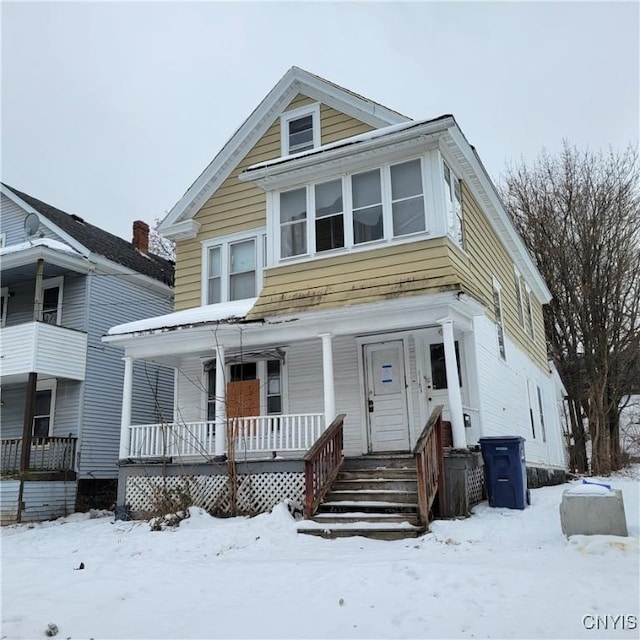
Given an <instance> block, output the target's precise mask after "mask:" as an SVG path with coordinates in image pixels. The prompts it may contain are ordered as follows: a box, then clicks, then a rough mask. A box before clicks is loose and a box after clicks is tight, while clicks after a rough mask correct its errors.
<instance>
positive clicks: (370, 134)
mask: <svg viewBox="0 0 640 640" xmlns="http://www.w3.org/2000/svg"><path fill="white" fill-rule="evenodd" d="M450 117H452V116H449V115H443V116H439V117H437V118H429V119H426V120H409V121H408V122H400V123H398V124H392V125H389V126H388V127H382V128H380V129H374V130H373V131H367V132H366V133H360V134H358V135H357V136H351V137H350V138H343V139H342V140H337V141H336V142H330V143H329V144H325V145H322V146H320V147H315V148H314V149H307V150H306V151H300V152H298V153H292V154H291V155H288V156H281V157H279V158H274V159H273V160H267V161H266V162H259V163H257V164H252V165H251V166H250V167H248V168H247V169H246V172H249V171H253V170H255V169H263V168H265V167H270V166H273V165H276V164H281V163H284V162H289V161H291V160H297V159H299V158H304V157H305V156H311V155H314V154H316V153H322V152H324V151H328V150H329V149H338V148H340V147H345V146H347V145H351V144H357V143H359V142H366V141H368V140H375V139H376V138H381V137H383V136H388V135H391V134H393V133H398V132H400V131H405V130H406V129H412V128H413V127H419V126H421V125H423V124H428V123H430V122H436V121H437V120H443V119H445V118H450Z"/></svg>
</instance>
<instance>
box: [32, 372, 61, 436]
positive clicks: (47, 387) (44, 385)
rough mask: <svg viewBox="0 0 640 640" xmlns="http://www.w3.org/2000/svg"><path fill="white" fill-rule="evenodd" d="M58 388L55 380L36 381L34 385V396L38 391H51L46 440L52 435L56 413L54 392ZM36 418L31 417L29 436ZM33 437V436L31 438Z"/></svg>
mask: <svg viewBox="0 0 640 640" xmlns="http://www.w3.org/2000/svg"><path fill="white" fill-rule="evenodd" d="M57 388H58V381H57V380H56V379H55V378H52V379H50V380H38V381H37V383H36V394H37V393H38V391H51V402H50V404H49V433H48V434H47V435H46V436H44V437H46V438H50V437H51V436H52V435H53V421H54V417H55V413H56V391H57ZM37 417H38V416H36V415H35V413H34V416H33V422H32V424H31V434H32V436H33V431H34V428H35V421H36V418H37ZM33 437H35V436H33Z"/></svg>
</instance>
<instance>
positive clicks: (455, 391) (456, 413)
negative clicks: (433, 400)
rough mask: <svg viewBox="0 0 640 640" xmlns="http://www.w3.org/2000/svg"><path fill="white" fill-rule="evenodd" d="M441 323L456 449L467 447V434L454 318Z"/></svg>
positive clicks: (452, 429)
mask: <svg viewBox="0 0 640 640" xmlns="http://www.w3.org/2000/svg"><path fill="white" fill-rule="evenodd" d="M440 324H441V325H442V340H443V342H444V364H445V369H446V371H447V392H448V395H449V412H450V413H451V431H452V435H453V447H454V449H465V448H466V446H467V436H466V435H465V432H464V418H463V416H462V394H461V393H460V378H459V377H458V364H457V361H456V345H455V341H454V339H453V320H451V319H450V318H445V319H444V320H440Z"/></svg>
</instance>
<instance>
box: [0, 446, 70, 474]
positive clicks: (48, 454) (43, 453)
mask: <svg viewBox="0 0 640 640" xmlns="http://www.w3.org/2000/svg"><path fill="white" fill-rule="evenodd" d="M76 444H77V438H72V437H66V438H61V437H47V438H32V439H31V444H30V447H29V448H28V453H29V457H28V466H27V471H28V472H38V473H39V472H47V473H57V472H68V473H73V472H74V471H75V459H76ZM23 455H24V452H23V447H22V438H2V439H0V469H1V474H2V476H3V477H6V476H12V475H17V474H18V473H19V472H20V460H21V456H23Z"/></svg>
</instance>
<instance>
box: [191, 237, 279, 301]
mask: <svg viewBox="0 0 640 640" xmlns="http://www.w3.org/2000/svg"><path fill="white" fill-rule="evenodd" d="M266 233H267V230H266V229H265V228H264V227H262V228H260V229H252V230H251V231H241V232H239V233H232V234H229V235H227V236H220V237H218V238H210V239H208V240H203V241H202V242H201V245H202V249H201V273H200V281H201V283H200V284H201V286H200V301H201V304H202V305H203V306H206V305H209V304H215V303H210V302H208V295H209V249H211V248H213V247H218V246H219V247H220V302H229V301H230V300H229V282H230V275H231V272H230V266H229V260H230V255H231V254H230V247H231V245H233V244H237V243H239V242H244V241H247V240H254V250H255V273H256V291H255V295H254V296H252V297H257V296H258V295H259V294H260V290H261V289H262V272H263V271H264V267H263V266H262V265H263V264H264V255H263V254H264V246H265V240H264V237H263V236H264V235H265V234H266Z"/></svg>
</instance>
